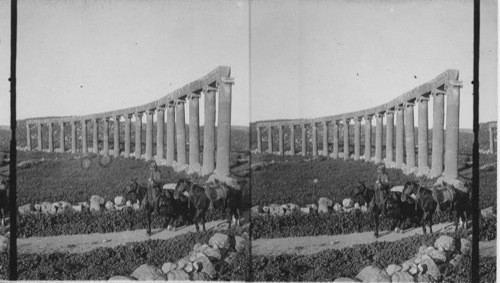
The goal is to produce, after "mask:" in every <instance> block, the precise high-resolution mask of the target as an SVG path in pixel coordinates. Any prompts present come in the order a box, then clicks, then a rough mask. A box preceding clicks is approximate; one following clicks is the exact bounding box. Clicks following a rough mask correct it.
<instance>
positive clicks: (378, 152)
mask: <svg viewBox="0 0 500 283" xmlns="http://www.w3.org/2000/svg"><path fill="white" fill-rule="evenodd" d="M375 118H376V130H375V163H379V162H382V132H383V125H384V114H383V113H377V114H376V115H375Z"/></svg>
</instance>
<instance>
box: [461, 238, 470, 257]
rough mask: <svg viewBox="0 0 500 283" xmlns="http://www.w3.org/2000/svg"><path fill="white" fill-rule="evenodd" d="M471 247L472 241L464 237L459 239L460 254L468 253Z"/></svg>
mask: <svg viewBox="0 0 500 283" xmlns="http://www.w3.org/2000/svg"><path fill="white" fill-rule="evenodd" d="M471 249H472V243H471V242H470V241H469V240H467V239H464V238H462V239H460V252H461V253H462V254H468V253H470V251H471Z"/></svg>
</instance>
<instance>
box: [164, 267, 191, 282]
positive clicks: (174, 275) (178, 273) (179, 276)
mask: <svg viewBox="0 0 500 283" xmlns="http://www.w3.org/2000/svg"><path fill="white" fill-rule="evenodd" d="M167 279H168V281H188V280H189V274H187V272H186V271H184V270H182V269H176V270H172V271H170V272H169V273H168V274H167Z"/></svg>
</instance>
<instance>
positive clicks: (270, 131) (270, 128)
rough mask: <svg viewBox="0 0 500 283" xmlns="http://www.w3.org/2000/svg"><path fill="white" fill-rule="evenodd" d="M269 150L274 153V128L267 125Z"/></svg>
mask: <svg viewBox="0 0 500 283" xmlns="http://www.w3.org/2000/svg"><path fill="white" fill-rule="evenodd" d="M267 152H269V153H271V154H272V153H273V128H272V127H271V126H267Z"/></svg>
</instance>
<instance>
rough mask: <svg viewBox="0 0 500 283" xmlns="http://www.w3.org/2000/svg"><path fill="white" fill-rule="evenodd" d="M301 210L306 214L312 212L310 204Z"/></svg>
mask: <svg viewBox="0 0 500 283" xmlns="http://www.w3.org/2000/svg"><path fill="white" fill-rule="evenodd" d="M300 211H302V213H305V214H310V213H311V212H312V209H311V208H310V207H309V206H306V207H301V208H300Z"/></svg>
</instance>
